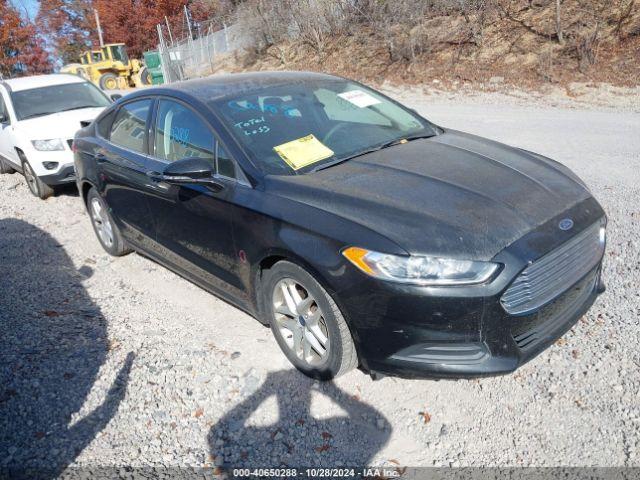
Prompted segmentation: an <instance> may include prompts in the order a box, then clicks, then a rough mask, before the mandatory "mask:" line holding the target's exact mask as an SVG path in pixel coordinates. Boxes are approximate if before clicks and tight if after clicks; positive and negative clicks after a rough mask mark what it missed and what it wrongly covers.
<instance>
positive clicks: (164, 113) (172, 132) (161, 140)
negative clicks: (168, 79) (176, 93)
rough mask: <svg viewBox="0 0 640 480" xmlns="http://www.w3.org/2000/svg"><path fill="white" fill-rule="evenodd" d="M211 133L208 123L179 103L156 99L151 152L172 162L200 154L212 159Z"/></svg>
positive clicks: (213, 141) (212, 143) (198, 156)
mask: <svg viewBox="0 0 640 480" xmlns="http://www.w3.org/2000/svg"><path fill="white" fill-rule="evenodd" d="M214 143H215V140H214V137H213V134H212V133H211V130H210V129H209V127H208V125H207V124H206V123H205V122H204V120H203V119H202V118H200V117H199V116H198V115H197V114H196V113H195V112H194V111H193V110H191V109H190V108H187V107H185V106H184V105H182V104H181V103H178V102H173V101H171V100H160V103H159V104H158V114H157V116H156V128H155V139H154V146H155V156H156V157H158V158H159V159H161V160H165V161H168V162H175V161H176V160H181V159H183V158H190V157H196V158H203V159H205V160H209V161H211V163H214V159H215V155H214V151H215V150H214Z"/></svg>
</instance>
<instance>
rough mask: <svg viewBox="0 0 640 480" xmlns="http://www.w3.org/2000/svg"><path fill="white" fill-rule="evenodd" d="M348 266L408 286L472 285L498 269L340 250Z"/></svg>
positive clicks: (450, 260) (446, 260)
mask: <svg viewBox="0 0 640 480" xmlns="http://www.w3.org/2000/svg"><path fill="white" fill-rule="evenodd" d="M342 255H344V256H345V257H346V258H347V259H348V260H349V261H350V262H351V263H353V264H354V265H355V266H356V267H358V268H359V269H360V270H362V271H363V272H364V273H366V274H368V275H370V276H372V277H375V278H379V279H382V280H388V281H391V282H398V283H406V284H411V285H433V286H447V285H473V284H478V283H484V282H486V281H487V280H489V279H490V278H491V277H492V276H493V275H494V273H496V271H497V270H498V268H499V266H500V265H499V264H497V263H493V262H477V261H472V260H456V259H453V258H438V257H427V256H408V257H404V256H399V255H390V254H387V253H379V252H374V251H371V250H366V249H364V248H358V247H349V248H347V249H345V250H343V252H342Z"/></svg>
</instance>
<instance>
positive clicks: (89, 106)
mask: <svg viewBox="0 0 640 480" xmlns="http://www.w3.org/2000/svg"><path fill="white" fill-rule="evenodd" d="M81 108H99V107H97V106H96V105H80V106H78V107H70V108H65V109H63V110H60V111H61V112H68V111H69V110H80V109H81Z"/></svg>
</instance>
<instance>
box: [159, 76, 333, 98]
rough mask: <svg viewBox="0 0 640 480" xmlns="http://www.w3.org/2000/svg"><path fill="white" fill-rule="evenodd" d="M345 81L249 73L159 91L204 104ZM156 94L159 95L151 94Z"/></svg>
mask: <svg viewBox="0 0 640 480" xmlns="http://www.w3.org/2000/svg"><path fill="white" fill-rule="evenodd" d="M321 79H322V80H342V79H341V78H339V77H335V76H333V75H327V74H324V73H315V72H287V71H278V72H248V73H231V74H223V75H212V76H210V77H205V78H198V79H194V80H187V81H184V82H177V83H171V84H168V85H166V86H164V87H159V88H158V89H154V90H157V93H161V92H160V90H165V91H166V90H174V91H175V90H177V91H180V92H184V93H186V94H188V95H191V96H193V97H195V98H197V99H198V100H200V101H203V102H209V101H212V100H217V99H220V98H224V97H228V96H233V95H237V94H241V93H244V92H249V91H253V90H260V89H261V88H264V87H273V86H279V85H290V84H292V83H303V82H306V81H310V80H321ZM149 93H156V92H149Z"/></svg>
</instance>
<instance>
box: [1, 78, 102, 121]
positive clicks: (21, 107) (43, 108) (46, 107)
mask: <svg viewBox="0 0 640 480" xmlns="http://www.w3.org/2000/svg"><path fill="white" fill-rule="evenodd" d="M11 101H12V102H13V108H14V109H15V111H16V117H17V118H18V120H26V119H28V118H34V117H41V116H43V115H50V114H52V113H58V112H63V111H67V110H79V109H81V108H91V107H106V106H108V105H110V104H111V102H110V100H109V99H108V98H107V97H106V96H105V95H104V94H103V93H102V92H101V91H100V90H98V88H97V87H96V86H94V85H93V84H91V83H89V82H78V83H65V84H62V85H51V86H48V87H40V88H31V89H28V90H19V91H17V92H11Z"/></svg>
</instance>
